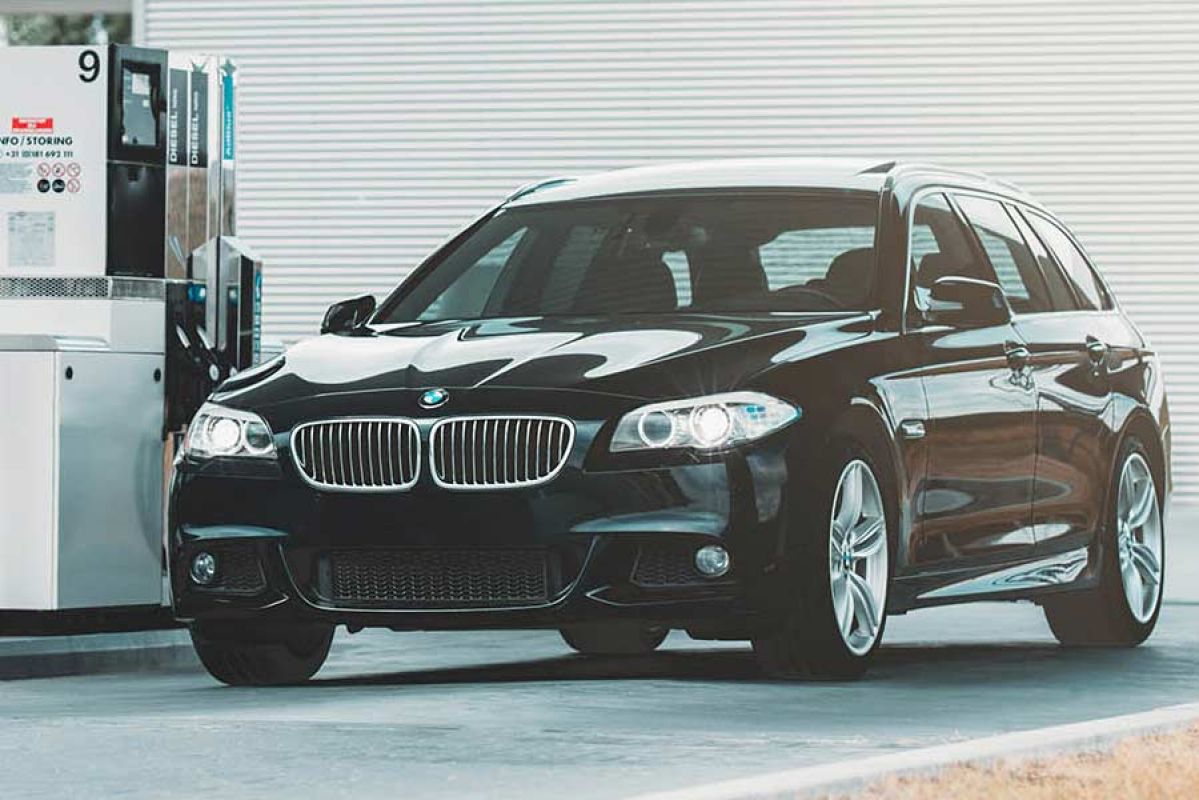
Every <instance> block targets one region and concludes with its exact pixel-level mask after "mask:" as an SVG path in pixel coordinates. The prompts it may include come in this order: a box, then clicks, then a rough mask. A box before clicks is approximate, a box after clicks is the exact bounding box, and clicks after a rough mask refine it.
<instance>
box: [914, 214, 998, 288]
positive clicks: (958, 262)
mask: <svg viewBox="0 0 1199 800" xmlns="http://www.w3.org/2000/svg"><path fill="white" fill-rule="evenodd" d="M911 249H912V263H911V267H912V269H913V271H914V275H915V280H914V281H913V284H914V288H915V298H916V306H917V308H921V309H927V308H928V296H929V293H930V292H931V291H932V287H933V284H934V283H936V282H937V281H938V280H939V279H941V278H945V277H949V276H951V275H952V276H957V277H962V278H976V279H978V280H984V281H994V280H995V274H994V273H993V272H992V271H991V267H990V265H989V264H986V263H984V262H983V260H982V259H981V258H979V256H978V253H977V251H976V249H975V247H974V246H973V245H972V244H971V242H970V232H969V231H968V230H966V229H965V228H964V227H963V226H962V222H961V220H960V219H958V215H957V214H956V213H955V212H954V210H953V208H952V207H951V206H950V205H949V201H948V200H946V199H945V195H943V194H930V195H926V196H925V197H924V198H922V199H921V200H920V202H919V204H918V205H917V206H916V210H915V213H914V215H913V217H912V231H911Z"/></svg>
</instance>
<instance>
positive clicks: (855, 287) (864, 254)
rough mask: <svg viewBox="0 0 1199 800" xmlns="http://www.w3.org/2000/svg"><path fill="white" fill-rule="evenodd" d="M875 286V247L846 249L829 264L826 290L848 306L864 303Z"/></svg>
mask: <svg viewBox="0 0 1199 800" xmlns="http://www.w3.org/2000/svg"><path fill="white" fill-rule="evenodd" d="M873 286H874V248H873V247H859V248H857V249H855V250H846V251H845V252H844V253H842V254H841V255H839V256H837V257H836V258H834V259H833V263H831V264H829V267H828V274H827V275H825V277H824V290H825V291H826V292H828V293H829V294H831V295H833V296H834V297H836V298H837V299H838V300H840V301H841V302H842V303H843V304H844V305H845V306H846V307H847V308H856V307H858V306H860V305H862V304H863V303H864V302H865V301H866V299H867V298H868V297H869V296H870V290H871V289H872V288H873Z"/></svg>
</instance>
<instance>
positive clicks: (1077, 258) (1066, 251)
mask: <svg viewBox="0 0 1199 800" xmlns="http://www.w3.org/2000/svg"><path fill="white" fill-rule="evenodd" d="M1027 216H1028V221H1029V222H1030V223H1031V224H1032V226H1033V228H1035V229H1036V231H1037V233H1038V234H1040V236H1041V239H1042V240H1043V241H1044V242H1045V244H1046V245H1047V246H1048V247H1049V250H1050V252H1052V253H1053V256H1054V258H1056V259H1057V262H1058V263H1059V264H1061V265H1062V269H1063V270H1065V272H1066V275H1067V276H1068V277H1069V278H1070V283H1071V284H1073V285H1074V288H1075V289H1077V290H1078V293H1079V294H1080V295H1081V297H1080V300H1081V301H1082V303H1083V308H1084V309H1085V310H1087V311H1093V310H1098V309H1106V308H1111V307H1112V304H1111V301H1110V300H1109V299H1108V297H1107V293H1106V292H1105V291H1104V290H1103V286H1102V285H1101V284H1100V283H1099V279H1098V278H1096V277H1095V273H1094V271H1093V270H1092V269H1091V265H1090V264H1089V263H1087V258H1086V256H1084V255H1083V254H1082V251H1081V250H1079V249H1078V247H1077V246H1076V245H1075V244H1074V242H1073V241H1072V240H1071V239H1070V237H1069V236H1067V235H1066V233H1065V232H1064V231H1063V230H1062V229H1061V228H1059V227H1058V226H1057V225H1056V224H1055V223H1052V222H1050V221H1049V220H1047V219H1045V218H1044V217H1042V216H1041V215H1040V214H1028V215H1027Z"/></svg>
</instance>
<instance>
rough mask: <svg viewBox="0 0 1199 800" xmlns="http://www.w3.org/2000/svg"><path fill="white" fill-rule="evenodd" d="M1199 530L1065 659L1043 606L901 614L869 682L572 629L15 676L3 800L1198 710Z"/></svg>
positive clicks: (956, 734)
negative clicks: (1133, 607)
mask: <svg viewBox="0 0 1199 800" xmlns="http://www.w3.org/2000/svg"><path fill="white" fill-rule="evenodd" d="M1182 522H1184V521H1183V520H1180V519H1179V518H1178V517H1177V515H1176V516H1175V519H1174V521H1173V524H1172V526H1171V527H1172V531H1171V535H1172V538H1175V539H1177V538H1178V537H1180V536H1185V537H1186V538H1185V541H1186V542H1187V543H1188V544H1187V546H1185V547H1178V546H1175V547H1173V548H1172V551H1171V552H1172V554H1173V558H1172V560H1171V561H1170V562H1169V563H1170V564H1171V566H1170V567H1169V569H1170V572H1169V574H1168V578H1167V580H1168V582H1169V581H1170V580H1171V579H1173V580H1175V581H1176V582H1177V585H1176V586H1174V588H1173V590H1172V591H1170V592H1169V595H1168V596H1169V597H1170V602H1169V603H1168V604H1167V605H1166V607H1165V608H1164V609H1163V612H1162V616H1161V620H1160V624H1159V627H1158V630H1157V632H1156V633H1155V635H1154V636H1153V638H1151V639H1150V641H1149V642H1148V643H1147V644H1146V645H1144V646H1142V647H1140V648H1137V649H1135V650H1088V651H1077V650H1066V649H1062V648H1059V647H1058V646H1057V645H1056V643H1055V642H1054V640H1053V638H1052V636H1051V635H1050V633H1049V630H1048V628H1047V626H1046V625H1045V623H1044V621H1043V618H1042V616H1041V613H1040V611H1039V609H1037V608H1036V607H1035V606H1032V605H1029V604H977V605H971V606H961V607H956V608H945V609H934V610H928V611H921V612H915V613H912V614H910V615H908V616H905V617H896V618H892V619H891V620H890V622H889V627H888V630H887V635H886V639H885V645H884V647H883V649H882V650H881V652H880V658H879V659H878V662H877V665H876V667H875V669H874V670H873V671H872V672H871V673H870V675H869V676H868V677H867V678H866V679H865V680H864V681H861V682H858V683H849V684H835V683H787V682H777V681H770V680H766V679H764V678H763V677H762V676H761V674H760V673H759V671H758V669H757V667H756V664H755V662H754V659H753V656H752V653H751V652H750V651H749V649H748V647H747V646H745V645H742V644H713V643H707V642H692V641H690V640H689V639H688V638H687V637H686V636H685V635H682V634H678V633H675V634H672V636H671V638H670V639H669V640H668V642H667V644H666V645H665V646H664V648H663V649H662V650H661V651H660V652H658V653H656V654H653V655H651V656H647V657H640V658H633V659H618V658H587V657H583V656H578V655H574V654H572V653H571V652H570V651H569V650H568V649H567V648H566V647H565V645H564V644H562V642H561V641H560V639H559V638H558V636H557V635H556V634H555V633H553V632H540V631H539V632H523V631H522V632H487V633H409V634H393V633H388V632H375V631H368V632H364V633H360V634H357V635H353V636H351V635H348V634H345V633H344V632H339V634H338V637H337V640H336V641H335V643H334V651H333V654H332V655H331V657H330V660H329V663H328V664H327V665H326V667H325V668H324V669H323V670H322V671H321V673H320V674H319V675H318V677H317V680H316V681H315V682H314V683H313V684H311V685H309V686H305V687H296V688H286V689H230V688H226V687H222V686H220V685H219V684H217V683H215V682H214V681H212V680H211V679H210V678H209V677H208V676H207V675H206V674H204V673H202V672H200V671H199V670H197V669H195V668H190V669H173V670H156V671H151V672H142V673H130V674H107V675H86V676H78V677H60V678H45V679H33V680H20V681H0V794H3V796H6V797H39V798H40V797H47V798H49V797H53V798H60V797H98V796H120V797H129V798H142V797H146V798H150V797H155V798H157V797H163V796H189V797H239V798H245V797H279V796H288V795H290V796H297V797H306V798H315V797H336V796H344V797H413V798H464V797H488V798H493V797H494V798H542V797H545V798H562V797H569V798H572V800H585V799H586V798H613V797H624V796H628V795H631V794H636V793H640V792H647V791H653V790H666V789H677V788H683V787H687V786H692V785H695V784H700V783H705V782H709V781H717V780H727V779H731V778H738V777H744V776H750V775H754V774H757V773H761V772H768V771H776V770H781V769H789V768H796V767H802V766H805V765H815V764H824V763H830V762H837V761H846V760H851V761H852V760H854V759H860V758H863V757H867V756H873V755H882V754H887V753H896V752H900V751H903V750H906V749H912V748H920V747H927V746H932V745H938V744H945V743H951V742H958V741H963V740H967V739H971V738H975V737H980V736H989V735H993V734H999V733H1005V732H1011V731H1020V730H1030V729H1035V728H1040V727H1043V726H1049V725H1059V724H1064V723H1071V722H1080V721H1086V720H1093V719H1100V718H1104V717H1111V716H1115V715H1119V714H1127V713H1133V712H1139V711H1147V710H1150V709H1154V708H1159V707H1162V706H1168V705H1173V704H1176V703H1184V702H1189V701H1194V700H1197V699H1199V603H1195V602H1192V601H1193V596H1194V595H1195V594H1196V582H1195V580H1194V579H1195V577H1196V575H1197V574H1199V569H1196V567H1199V564H1197V561H1199V559H1195V558H1191V554H1192V553H1195V552H1196V551H1199V548H1195V547H1191V546H1190V545H1189V541H1190V539H1191V537H1190V536H1189V535H1187V534H1189V533H1190V531H1189V530H1187V531H1185V532H1184V531H1180V530H1178V529H1179V528H1180V527H1187V524H1189V521H1187V524H1180V523H1182ZM1196 541H1197V542H1199V539H1196Z"/></svg>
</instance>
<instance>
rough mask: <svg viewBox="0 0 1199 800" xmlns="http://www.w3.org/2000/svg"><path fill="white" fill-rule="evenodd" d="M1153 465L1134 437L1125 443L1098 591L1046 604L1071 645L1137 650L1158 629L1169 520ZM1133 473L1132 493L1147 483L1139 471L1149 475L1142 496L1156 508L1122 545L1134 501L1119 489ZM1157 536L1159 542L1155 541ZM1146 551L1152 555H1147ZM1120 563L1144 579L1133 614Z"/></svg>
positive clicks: (1104, 535)
mask: <svg viewBox="0 0 1199 800" xmlns="http://www.w3.org/2000/svg"><path fill="white" fill-rule="evenodd" d="M1151 465H1152V461H1151V460H1150V458H1149V452H1148V450H1146V448H1145V446H1144V444H1142V443H1141V441H1140V440H1139V439H1137V438H1136V437H1135V436H1129V437H1128V438H1127V439H1125V441H1124V443H1123V445H1122V446H1121V448H1120V452H1119V456H1118V458H1117V461H1116V469H1115V470H1114V477H1113V481H1112V486H1111V487H1110V489H1109V491H1108V500H1107V510H1106V511H1105V522H1104V525H1103V527H1102V529H1101V531H1100V534H1099V536H1100V537H1101V538H1100V540H1099V542H1098V548H1097V553H1098V556H1099V559H1100V564H1099V584H1098V586H1097V587H1095V588H1094V589H1089V590H1086V591H1081V592H1071V593H1069V594H1064V595H1062V596H1060V597H1054V598H1051V599H1049V600H1047V601H1046V602H1045V603H1044V609H1045V619H1046V620H1047V621H1048V622H1049V627H1050V629H1051V630H1052V631H1053V635H1054V636H1055V637H1057V640H1058V641H1059V642H1060V643H1061V644H1063V645H1065V646H1067V647H1135V646H1137V645H1139V644H1140V643H1141V642H1143V641H1145V640H1146V639H1147V638H1149V635H1150V634H1151V633H1153V629H1154V627H1156V625H1157V618H1158V614H1159V613H1160V612H1161V604H1162V588H1163V583H1164V580H1163V578H1164V575H1165V555H1166V554H1165V522H1164V518H1163V514H1162V510H1161V509H1162V495H1161V491H1162V490H1161V487H1160V486H1159V485H1158V484H1159V479H1158V477H1157V476H1156V475H1154V473H1153V470H1152V466H1151ZM1129 470H1133V472H1134V478H1133V483H1132V485H1133V487H1134V491H1135V490H1136V488H1137V487H1138V486H1142V485H1143V484H1138V482H1137V481H1136V479H1135V473H1138V472H1147V474H1148V476H1149V480H1150V481H1151V482H1152V485H1151V486H1150V487H1148V488H1149V489H1151V492H1150V493H1149V494H1146V495H1142V496H1143V497H1146V498H1150V497H1151V498H1152V508H1150V509H1149V510H1148V511H1147V512H1146V514H1145V516H1144V520H1145V522H1144V524H1143V525H1137V526H1135V527H1133V528H1131V530H1130V531H1129V532H1128V535H1129V537H1130V538H1128V539H1126V540H1125V542H1124V543H1122V542H1121V539H1122V538H1123V536H1122V532H1123V531H1124V530H1125V527H1124V526H1123V524H1122V522H1123V521H1122V519H1121V517H1122V513H1123V512H1124V511H1125V509H1126V508H1127V507H1128V506H1130V505H1131V502H1130V501H1131V499H1132V498H1131V497H1129V499H1128V500H1126V499H1125V497H1128V495H1122V494H1121V491H1122V484H1123V482H1124V480H1125V478H1126V475H1127V474H1128V471H1129ZM1130 510H1131V511H1135V510H1136V509H1130ZM1132 521H1133V522H1136V521H1138V520H1136V519H1134V520H1132ZM1153 526H1156V527H1155V528H1154V527H1153ZM1154 538H1156V542H1153V541H1151V540H1152V539H1154ZM1146 549H1147V550H1148V557H1147V556H1146V555H1145V552H1146ZM1122 551H1123V552H1122ZM1134 552H1135V553H1136V557H1134V555H1133V554H1134ZM1149 559H1152V560H1153V561H1155V562H1156V567H1157V574H1156V589H1155V590H1154V591H1153V593H1152V595H1153V596H1150V595H1149V594H1147V593H1148V592H1149V585H1150V582H1149V581H1148V580H1146V576H1147V574H1148V573H1147V572H1146V570H1149V569H1150V567H1151V566H1152V565H1151V564H1149ZM1122 564H1124V565H1125V567H1127V568H1128V569H1130V570H1132V571H1133V572H1135V573H1136V576H1137V579H1138V580H1140V581H1141V584H1140V585H1141V588H1142V595H1141V601H1142V602H1141V605H1140V606H1139V607H1138V608H1137V610H1135V611H1134V609H1133V601H1132V600H1130V599H1129V592H1128V591H1126V583H1125V581H1126V580H1127V579H1126V578H1125V577H1124V571H1123V570H1122V566H1121V565H1122ZM1134 593H1135V592H1134Z"/></svg>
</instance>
